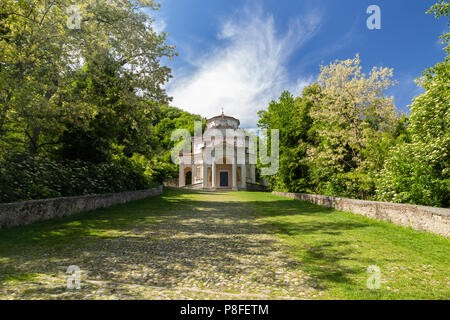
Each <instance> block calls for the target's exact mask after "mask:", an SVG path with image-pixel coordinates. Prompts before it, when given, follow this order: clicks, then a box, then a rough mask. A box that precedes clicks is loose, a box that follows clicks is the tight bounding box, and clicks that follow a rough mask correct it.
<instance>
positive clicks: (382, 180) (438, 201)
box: [378, 60, 450, 207]
mask: <svg viewBox="0 0 450 320" xmlns="http://www.w3.org/2000/svg"><path fill="white" fill-rule="evenodd" d="M420 83H421V84H422V86H423V87H424V88H425V89H426V92H425V93H424V94H422V95H420V96H418V97H417V98H415V99H414V102H413V104H412V105H411V115H410V120H409V121H410V125H409V126H408V128H407V131H408V134H409V135H410V141H407V142H403V143H401V144H400V145H398V146H397V147H396V148H394V149H393V150H392V156H391V158H389V159H388V161H387V162H386V164H385V168H384V170H383V171H382V173H381V175H380V176H379V182H378V183H379V186H378V189H379V199H381V200H387V201H394V202H408V203H416V204H423V205H432V206H441V207H450V168H449V167H450V108H449V101H450V87H449V83H450V61H448V60H447V61H444V62H442V63H438V64H437V65H436V66H435V67H434V68H432V69H429V70H427V71H426V72H425V73H424V76H423V77H422V79H421V80H420Z"/></svg>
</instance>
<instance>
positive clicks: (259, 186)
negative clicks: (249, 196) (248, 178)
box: [247, 182, 269, 192]
mask: <svg viewBox="0 0 450 320" xmlns="http://www.w3.org/2000/svg"><path fill="white" fill-rule="evenodd" d="M247 191H261V192H267V191H269V189H268V188H267V187H266V186H264V185H262V184H256V183H250V182H247Z"/></svg>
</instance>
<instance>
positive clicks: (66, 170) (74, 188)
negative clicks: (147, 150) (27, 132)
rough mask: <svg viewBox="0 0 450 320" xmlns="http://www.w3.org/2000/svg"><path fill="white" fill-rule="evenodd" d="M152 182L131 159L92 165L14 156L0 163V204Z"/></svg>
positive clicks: (123, 188) (131, 187)
mask: <svg viewBox="0 0 450 320" xmlns="http://www.w3.org/2000/svg"><path fill="white" fill-rule="evenodd" d="M153 180H154V178H153V177H152V176H150V175H149V174H147V172H146V171H145V168H143V167H142V166H140V164H139V162H137V161H133V160H132V159H131V160H130V159H118V160H115V161H110V162H108V163H98V164H94V163H89V162H84V161H80V160H66V161H64V162H56V161H52V160H49V159H46V158H42V157H40V156H37V155H30V154H29V153H14V154H11V155H9V156H8V157H6V158H3V159H1V160H0V202H14V201H22V200H31V199H44V198H53V197H62V196H76V195H85V194H102V193H113V192H122V191H129V190H141V189H147V188H150V187H152V186H154V185H155V184H154V182H153Z"/></svg>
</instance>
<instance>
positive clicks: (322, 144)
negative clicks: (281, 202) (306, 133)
mask: <svg viewBox="0 0 450 320" xmlns="http://www.w3.org/2000/svg"><path fill="white" fill-rule="evenodd" d="M392 75H393V70H392V69H389V68H384V67H380V68H377V67H374V68H373V69H372V70H371V72H370V73H369V74H368V75H366V74H364V73H362V67H361V65H360V59H359V56H358V55H356V57H355V58H354V59H349V60H344V61H338V60H337V61H335V62H333V63H331V64H330V65H328V66H322V67H321V74H320V75H319V79H318V80H319V85H320V87H321V91H320V96H318V98H317V101H318V103H317V104H314V105H313V108H312V109H311V117H312V119H313V121H314V124H313V128H312V131H313V132H314V133H315V135H316V139H317V143H318V145H317V146H316V147H313V148H311V149H310V151H309V157H310V158H309V159H310V163H311V174H312V178H313V180H314V183H315V184H316V190H317V191H318V192H320V193H324V194H329V195H345V196H359V197H361V198H366V197H367V196H368V195H371V194H373V192H374V179H373V173H374V172H375V171H376V170H377V169H379V168H380V167H381V166H382V163H383V160H384V155H385V154H386V150H387V149H388V148H389V145H390V144H391V143H393V133H394V131H395V127H396V124H397V121H398V116H397V113H396V111H395V106H394V104H393V99H392V98H389V97H387V96H386V95H385V93H384V90H385V89H387V88H388V87H390V86H391V85H392V84H394V82H393V81H392V79H391V78H392Z"/></svg>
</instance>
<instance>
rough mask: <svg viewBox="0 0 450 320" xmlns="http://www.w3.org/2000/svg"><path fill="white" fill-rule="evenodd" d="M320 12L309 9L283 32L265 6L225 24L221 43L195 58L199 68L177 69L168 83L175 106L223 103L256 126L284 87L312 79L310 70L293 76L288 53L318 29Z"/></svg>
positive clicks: (209, 107) (204, 109) (214, 108)
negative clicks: (306, 73)
mask: <svg viewBox="0 0 450 320" xmlns="http://www.w3.org/2000/svg"><path fill="white" fill-rule="evenodd" d="M320 22H321V16H320V15H319V14H318V13H317V12H309V13H307V14H305V15H303V16H302V17H298V18H297V19H295V20H292V21H291V22H290V24H289V26H288V28H287V30H284V32H279V30H277V28H276V26H275V20H274V17H273V16H272V15H270V14H267V13H265V12H264V11H263V9H262V8H261V7H254V6H252V7H250V6H247V7H245V8H244V9H243V10H241V11H240V12H239V13H236V14H234V15H233V16H232V17H229V18H228V19H226V20H224V21H222V22H221V23H220V28H219V32H218V34H217V43H216V45H215V46H213V47H212V48H211V49H210V50H209V51H208V52H207V53H204V54H198V55H197V57H196V58H195V59H194V61H191V62H192V64H193V65H194V67H195V69H194V71H193V72H190V73H187V72H186V70H175V71H174V74H175V77H174V79H173V80H172V82H171V83H169V85H168V92H169V94H170V95H171V96H172V97H173V98H174V100H173V103H172V104H173V105H174V106H177V107H180V108H183V109H185V110H188V111H190V112H194V113H197V114H201V115H202V116H207V117H210V116H214V115H217V114H218V113H219V112H220V108H221V107H223V108H224V110H225V113H227V114H230V115H233V116H235V117H238V118H239V119H240V120H241V124H242V127H255V124H256V122H257V111H258V110H261V109H264V108H265V107H266V106H267V105H268V103H269V102H270V101H271V100H272V99H276V98H277V97H278V96H279V95H280V93H281V91H282V90H284V89H289V90H295V92H296V93H299V92H298V91H299V90H301V88H302V87H304V86H305V85H307V84H308V83H310V82H311V80H312V79H311V77H310V76H308V75H299V76H298V77H296V78H295V77H294V80H290V79H292V78H293V77H292V75H289V70H288V69H287V63H288V61H289V58H290V57H291V55H292V54H293V52H295V51H296V50H298V49H299V48H300V47H301V46H302V45H303V44H304V43H305V42H306V41H308V40H309V39H310V38H311V37H312V36H313V35H314V34H315V33H316V32H317V30H318V28H319V26H320Z"/></svg>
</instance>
